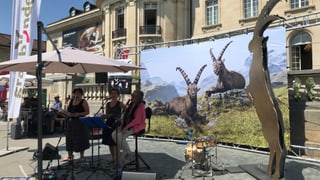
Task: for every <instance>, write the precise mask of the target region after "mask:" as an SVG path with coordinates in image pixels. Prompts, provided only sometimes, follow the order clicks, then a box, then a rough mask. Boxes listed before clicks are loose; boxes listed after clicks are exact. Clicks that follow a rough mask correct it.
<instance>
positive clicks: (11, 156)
mask: <svg viewBox="0 0 320 180" xmlns="http://www.w3.org/2000/svg"><path fill="white" fill-rule="evenodd" d="M7 129H10V124H8V123H7V122H3V121H0V177H2V178H0V179H1V180H3V179H5V178H4V177H30V179H35V178H34V177H33V175H35V173H36V171H37V161H36V158H33V156H34V154H35V152H36V149H37V146H38V139H37V138H36V137H34V138H31V137H22V138H19V139H12V138H11V137H10V134H9V135H8V136H7V134H8V131H7ZM60 138H61V141H60V142H59V139H60ZM100 141H101V140H94V141H92V143H93V146H92V147H93V148H92V147H90V149H88V150H87V151H86V152H85V156H86V162H84V163H78V162H77V161H76V160H75V161H74V163H73V165H70V164H65V163H64V164H62V163H60V162H59V161H58V160H55V159H54V160H52V161H47V160H44V161H43V169H44V170H43V173H44V174H46V176H47V177H49V175H52V176H54V177H56V179H59V180H60V179H76V180H82V179H103V180H106V179H114V178H115V177H116V176H115V175H116V171H115V169H114V168H113V167H112V166H110V165H108V163H107V161H108V160H110V153H109V150H108V147H107V146H105V145H101V144H100V143H101V142H100ZM58 142H59V144H58ZM128 142H129V145H130V147H131V149H132V150H134V149H135V148H134V145H135V143H134V142H135V141H134V139H133V138H129V139H128ZM138 142H139V144H138V145H139V153H140V155H141V157H142V158H143V160H144V161H145V162H146V164H147V165H148V166H150V169H149V170H148V169H143V170H139V172H135V169H134V167H135V166H128V167H127V168H125V169H123V170H122V173H123V179H139V180H140V179H155V178H156V177H157V178H158V179H217V180H220V179H221V180H228V179H230V180H231V179H232V180H237V179H239V180H250V179H253V180H254V179H271V178H270V177H267V176H265V174H264V171H265V167H266V165H267V163H268V154H262V153H253V152H248V151H243V150H235V149H230V148H225V147H222V146H217V147H215V146H210V147H207V149H206V150H205V151H204V150H200V149H197V148H196V149H195V150H194V151H193V150H192V148H191V147H192V146H191V145H190V144H189V145H188V144H187V142H177V141H173V140H164V139H155V138H153V139H139V141H138ZM47 143H49V144H50V145H51V146H54V147H56V146H57V144H58V146H57V148H58V150H59V154H60V155H61V157H64V156H65V155H66V151H65V138H64V134H63V133H60V134H53V135H44V137H43V139H42V144H43V147H44V148H45V146H46V144H47ZM185 155H186V156H185ZM192 155H193V156H194V157H195V161H193V162H194V163H192V162H191V156H192ZM186 157H187V160H186ZM77 158H79V154H78V153H76V154H75V157H74V159H77ZM140 165H141V167H145V166H144V164H143V162H140ZM130 168H133V169H130ZM128 177H129V178H128ZM319 177H320V164H319V163H316V162H310V161H303V160H297V159H292V158H287V160H286V165H285V178H283V179H288V180H316V179H319Z"/></svg>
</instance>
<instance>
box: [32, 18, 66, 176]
mask: <svg viewBox="0 0 320 180" xmlns="http://www.w3.org/2000/svg"><path fill="white" fill-rule="evenodd" d="M37 27H38V30H37V31H38V42H37V46H38V62H37V65H36V76H37V80H38V89H37V93H38V179H39V180H41V179H42V174H43V173H42V171H43V164H42V161H43V153H42V137H43V136H42V134H43V131H42V118H43V116H42V114H43V112H42V111H43V109H42V69H43V67H44V66H43V62H42V32H44V33H45V35H46V36H47V38H48V39H49V41H50V42H51V44H52V46H53V47H54V49H55V50H56V51H57V54H58V58H59V61H60V62H61V54H60V51H59V50H58V48H57V46H56V44H55V43H54V42H53V41H52V39H51V37H50V36H49V35H48V33H47V31H46V30H45V29H44V27H43V23H42V22H41V21H38V22H37Z"/></svg>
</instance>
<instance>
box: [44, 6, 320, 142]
mask: <svg viewBox="0 0 320 180" xmlns="http://www.w3.org/2000/svg"><path fill="white" fill-rule="evenodd" d="M95 2H96V4H95V5H92V4H90V3H88V2H86V3H85V4H84V6H83V10H78V9H76V8H74V7H72V8H71V9H70V17H66V18H65V19H62V20H60V21H57V22H54V23H52V24H49V25H48V26H47V31H48V33H49V35H50V36H51V38H52V39H53V41H54V42H55V43H56V45H57V46H58V47H62V46H64V45H66V41H67V40H66V39H68V37H69V36H72V35H74V34H78V31H83V29H84V28H85V27H88V26H90V25H91V26H93V23H101V26H100V30H99V31H100V33H101V34H102V36H101V37H102V38H101V41H102V46H101V47H100V49H99V50H100V51H99V53H101V54H103V55H105V56H107V57H113V58H129V59H131V60H132V61H133V63H134V64H136V65H140V52H141V51H142V50H145V49H150V48H160V47H170V46H179V45H184V44H191V43H197V42H202V41H208V40H212V39H213V40H214V39H222V38H228V37H231V36H236V35H241V34H247V33H249V32H252V31H253V30H254V26H255V23H256V20H257V17H258V16H259V13H260V12H261V10H262V8H263V7H264V6H265V4H266V3H267V2H268V0H237V1H232V3H231V1H230V0H229V1H228V0H96V1H95ZM319 8H320V2H319V1H318V0H288V1H280V2H279V3H278V4H277V5H276V6H275V8H274V9H273V10H272V11H271V14H275V15H279V16H281V17H283V18H284V19H282V20H279V21H277V22H275V23H273V24H271V25H270V26H274V27H276V26H282V27H284V28H285V29H286V49H287V51H286V53H287V74H288V87H289V93H288V94H289V106H290V107H289V108H290V121H291V124H292V128H293V129H292V131H293V132H301V131H303V132H302V134H304V137H296V136H292V137H291V141H292V142H291V144H297V145H302V146H303V145H306V144H307V142H310V144H312V145H315V146H317V143H316V142H317V139H319V138H320V137H319V136H318V135H317V134H315V133H311V131H308V132H305V131H306V130H305V129H301V127H302V125H303V127H305V126H310V125H311V124H312V123H317V121H318V120H317V118H316V117H317V116H318V114H317V113H316V112H317V108H315V109H312V108H309V109H308V110H306V108H308V103H314V102H308V100H306V98H305V95H303V96H302V98H301V100H300V101H296V99H294V98H292V97H293V96H292V95H293V94H294V93H295V92H294V89H293V86H294V83H293V82H294V80H299V82H301V86H299V89H298V91H299V93H302V94H304V92H305V87H306V80H307V79H308V78H309V77H311V78H313V81H314V89H313V93H315V94H316V95H317V90H318V89H320V86H319V84H320V76H319V72H320V60H319V57H320V51H318V50H317V49H320V43H319V40H320V34H319V33H318V32H319V31H320V10H319ZM79 37H80V34H79V35H78V37H77V38H78V39H79ZM69 39H72V38H69ZM74 43H75V44H73V45H75V46H76V47H79V48H81V43H80V42H77V41H74ZM71 44H72V43H71ZM52 49H53V46H52V45H51V44H50V43H47V50H52ZM52 76H56V77H57V79H59V78H60V79H61V80H66V79H69V80H71V81H70V82H72V84H69V90H68V92H67V91H66V92H65V93H64V94H65V97H66V96H67V95H68V94H70V90H71V88H72V87H73V86H75V85H79V86H82V87H84V88H86V90H87V91H86V92H87V94H86V97H87V98H89V100H90V99H91V100H97V101H99V98H100V97H102V96H101V93H102V92H103V91H102V90H101V88H100V86H99V85H98V84H97V83H96V82H94V76H95V75H94V74H93V75H92V76H86V77H79V76H74V75H72V76H70V75H68V76H66V75H57V74H53V75H52ZM132 76H133V77H134V80H133V84H134V85H135V86H136V87H135V88H139V80H138V79H139V72H138V71H136V72H133V74H132ZM75 79H77V81H76V82H75V81H73V80H75ZM61 83H66V82H62V81H61ZM61 86H62V84H61ZM53 91H55V90H53ZM297 103H298V105H297ZM312 107H315V106H312ZM305 121H306V123H305ZM315 129H316V130H320V127H318V126H317V127H315Z"/></svg>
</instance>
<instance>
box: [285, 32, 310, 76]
mask: <svg viewBox="0 0 320 180" xmlns="http://www.w3.org/2000/svg"><path fill="white" fill-rule="evenodd" d="M311 42H312V39H311V36H310V35H309V34H308V33H306V32H302V33H300V34H297V35H295V36H293V37H292V38H291V42H290V47H291V49H290V50H291V70H293V71H294V70H304V69H312V43H311Z"/></svg>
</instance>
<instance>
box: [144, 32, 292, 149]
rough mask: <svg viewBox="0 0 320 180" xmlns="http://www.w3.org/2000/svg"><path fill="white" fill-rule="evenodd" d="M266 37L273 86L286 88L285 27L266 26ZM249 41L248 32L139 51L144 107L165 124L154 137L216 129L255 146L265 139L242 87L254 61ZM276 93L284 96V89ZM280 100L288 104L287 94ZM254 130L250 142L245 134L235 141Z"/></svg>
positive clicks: (199, 133)
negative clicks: (268, 27) (254, 134)
mask: <svg viewBox="0 0 320 180" xmlns="http://www.w3.org/2000/svg"><path fill="white" fill-rule="evenodd" d="M265 36H269V40H268V59H269V64H268V67H269V71H270V76H271V80H272V84H273V86H274V88H275V89H278V88H284V89H285V90H286V85H285V84H287V72H286V67H287V65H286V49H285V29H284V28H282V27H281V28H274V29H268V30H267V31H266V32H265ZM251 39H252V33H248V34H245V35H239V36H234V37H230V38H229V37H226V38H224V39H218V40H215V39H212V40H211V41H207V42H203V43H195V44H191V45H184V46H176V47H169V48H157V49H153V50H152V49H150V50H145V51H142V52H141V65H142V67H145V68H146V70H144V71H142V72H141V89H142V90H143V91H144V93H145V100H146V104H147V106H150V107H152V109H153V118H152V119H153V122H161V124H165V125H159V127H156V128H157V132H156V133H155V134H154V135H155V136H170V137H180V138H185V135H186V134H187V133H186V132H188V131H194V132H196V136H211V135H213V134H216V132H219V134H221V135H223V136H221V135H220V137H221V138H222V139H223V140H224V141H226V142H232V143H241V144H242V143H244V144H250V145H253V144H254V143H256V142H260V141H263V139H264V138H263V137H262V134H261V130H259V129H258V128H259V126H260V123H259V119H258V117H257V116H256V113H255V109H254V107H253V106H252V103H251V101H250V99H249V97H248V95H247V92H246V90H245V89H246V86H247V85H248V84H249V69H250V66H251V62H252V54H251V53H250V52H249V50H248V44H249V42H250V40H251ZM280 92H281V93H283V92H285V94H282V95H283V96H284V97H287V91H280ZM277 93H278V92H276V94H277ZM282 95H281V96H282ZM280 101H283V102H281V103H284V104H287V103H288V102H287V99H285V98H284V99H280ZM284 107H285V108H286V109H287V107H288V106H285V105H284ZM285 111H287V110H285ZM284 119H287V114H286V113H284ZM151 127H152V126H151ZM173 127H174V128H173ZM152 128H155V127H152ZM252 128H253V129H252ZM252 131H257V133H258V134H259V135H257V134H256V136H255V137H254V139H255V140H254V142H249V141H251V140H250V138H249V137H248V138H247V140H241V142H239V141H238V138H239V136H242V135H244V136H246V133H249V132H251V133H252ZM244 132H246V133H244ZM260 136H261V139H260ZM257 138H258V139H259V140H257ZM251 139H252V138H251ZM264 143H265V142H264ZM264 143H262V144H264Z"/></svg>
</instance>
